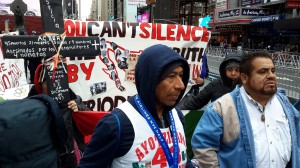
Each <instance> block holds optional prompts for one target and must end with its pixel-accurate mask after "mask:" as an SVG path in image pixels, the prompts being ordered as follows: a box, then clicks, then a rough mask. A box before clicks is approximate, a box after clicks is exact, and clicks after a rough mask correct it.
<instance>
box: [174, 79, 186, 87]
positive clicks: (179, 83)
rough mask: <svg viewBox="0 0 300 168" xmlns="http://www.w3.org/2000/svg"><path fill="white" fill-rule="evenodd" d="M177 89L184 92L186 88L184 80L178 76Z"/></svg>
mask: <svg viewBox="0 0 300 168" xmlns="http://www.w3.org/2000/svg"><path fill="white" fill-rule="evenodd" d="M175 88H176V89H180V90H183V89H184V88H185V86H184V83H183V81H182V78H181V77H180V76H177V78H176V83H175Z"/></svg>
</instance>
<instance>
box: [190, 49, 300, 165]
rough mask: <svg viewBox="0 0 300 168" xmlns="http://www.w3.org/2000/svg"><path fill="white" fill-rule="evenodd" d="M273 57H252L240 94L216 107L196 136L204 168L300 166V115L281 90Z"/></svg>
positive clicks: (244, 67) (249, 56)
mask: <svg viewBox="0 0 300 168" xmlns="http://www.w3.org/2000/svg"><path fill="white" fill-rule="evenodd" d="M275 71H276V70H275V65H274V62H273V60H272V57H271V55H270V54H269V53H267V52H254V53H249V54H246V55H245V56H244V57H243V59H242V61H241V65H240V73H241V82H242V85H238V86H237V87H236V88H235V90H233V91H232V92H231V93H228V94H226V95H224V96H222V97H221V98H219V99H218V100H216V101H215V102H213V103H211V104H210V105H209V106H208V107H207V109H206V110H205V112H204V115H203V116H202V118H201V120H200V121H199V123H198V125H197V127H196V129H195V132H194V135H193V137H192V147H193V151H194V154H195V159H197V160H198V162H199V164H200V166H201V167H230V168H243V167H245V168H246V167H247V168H248V167H256V168H273V167H274V168H284V167H293V168H298V167H300V150H299V146H300V145H299V143H300V137H299V135H298V133H299V129H300V124H299V118H300V117H299V113H298V111H297V110H296V109H295V108H294V107H293V106H292V104H291V103H290V102H289V101H288V98H287V97H286V96H285V94H284V91H283V90H281V89H277V80H276V74H275Z"/></svg>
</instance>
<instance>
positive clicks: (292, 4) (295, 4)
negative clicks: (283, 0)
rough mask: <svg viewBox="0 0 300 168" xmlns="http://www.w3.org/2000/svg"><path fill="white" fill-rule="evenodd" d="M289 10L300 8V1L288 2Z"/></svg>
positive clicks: (291, 0)
mask: <svg viewBox="0 0 300 168" xmlns="http://www.w3.org/2000/svg"><path fill="white" fill-rule="evenodd" d="M287 8H298V9H299V8H300V1H299V0H287Z"/></svg>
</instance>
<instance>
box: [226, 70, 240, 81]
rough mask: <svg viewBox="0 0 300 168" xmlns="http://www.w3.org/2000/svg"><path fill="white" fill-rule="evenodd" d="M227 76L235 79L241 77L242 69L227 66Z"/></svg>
mask: <svg viewBox="0 0 300 168" xmlns="http://www.w3.org/2000/svg"><path fill="white" fill-rule="evenodd" d="M226 76H227V77H228V78H230V79H232V80H234V81H237V80H239V79H240V70H239V68H238V67H233V68H227V69H226Z"/></svg>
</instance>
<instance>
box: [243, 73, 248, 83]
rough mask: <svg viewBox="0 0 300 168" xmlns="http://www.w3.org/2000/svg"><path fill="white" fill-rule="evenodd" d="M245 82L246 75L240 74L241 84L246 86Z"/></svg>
mask: <svg viewBox="0 0 300 168" xmlns="http://www.w3.org/2000/svg"><path fill="white" fill-rule="evenodd" d="M247 80H248V75H246V74H245V73H241V81H242V84H246V82H247Z"/></svg>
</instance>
